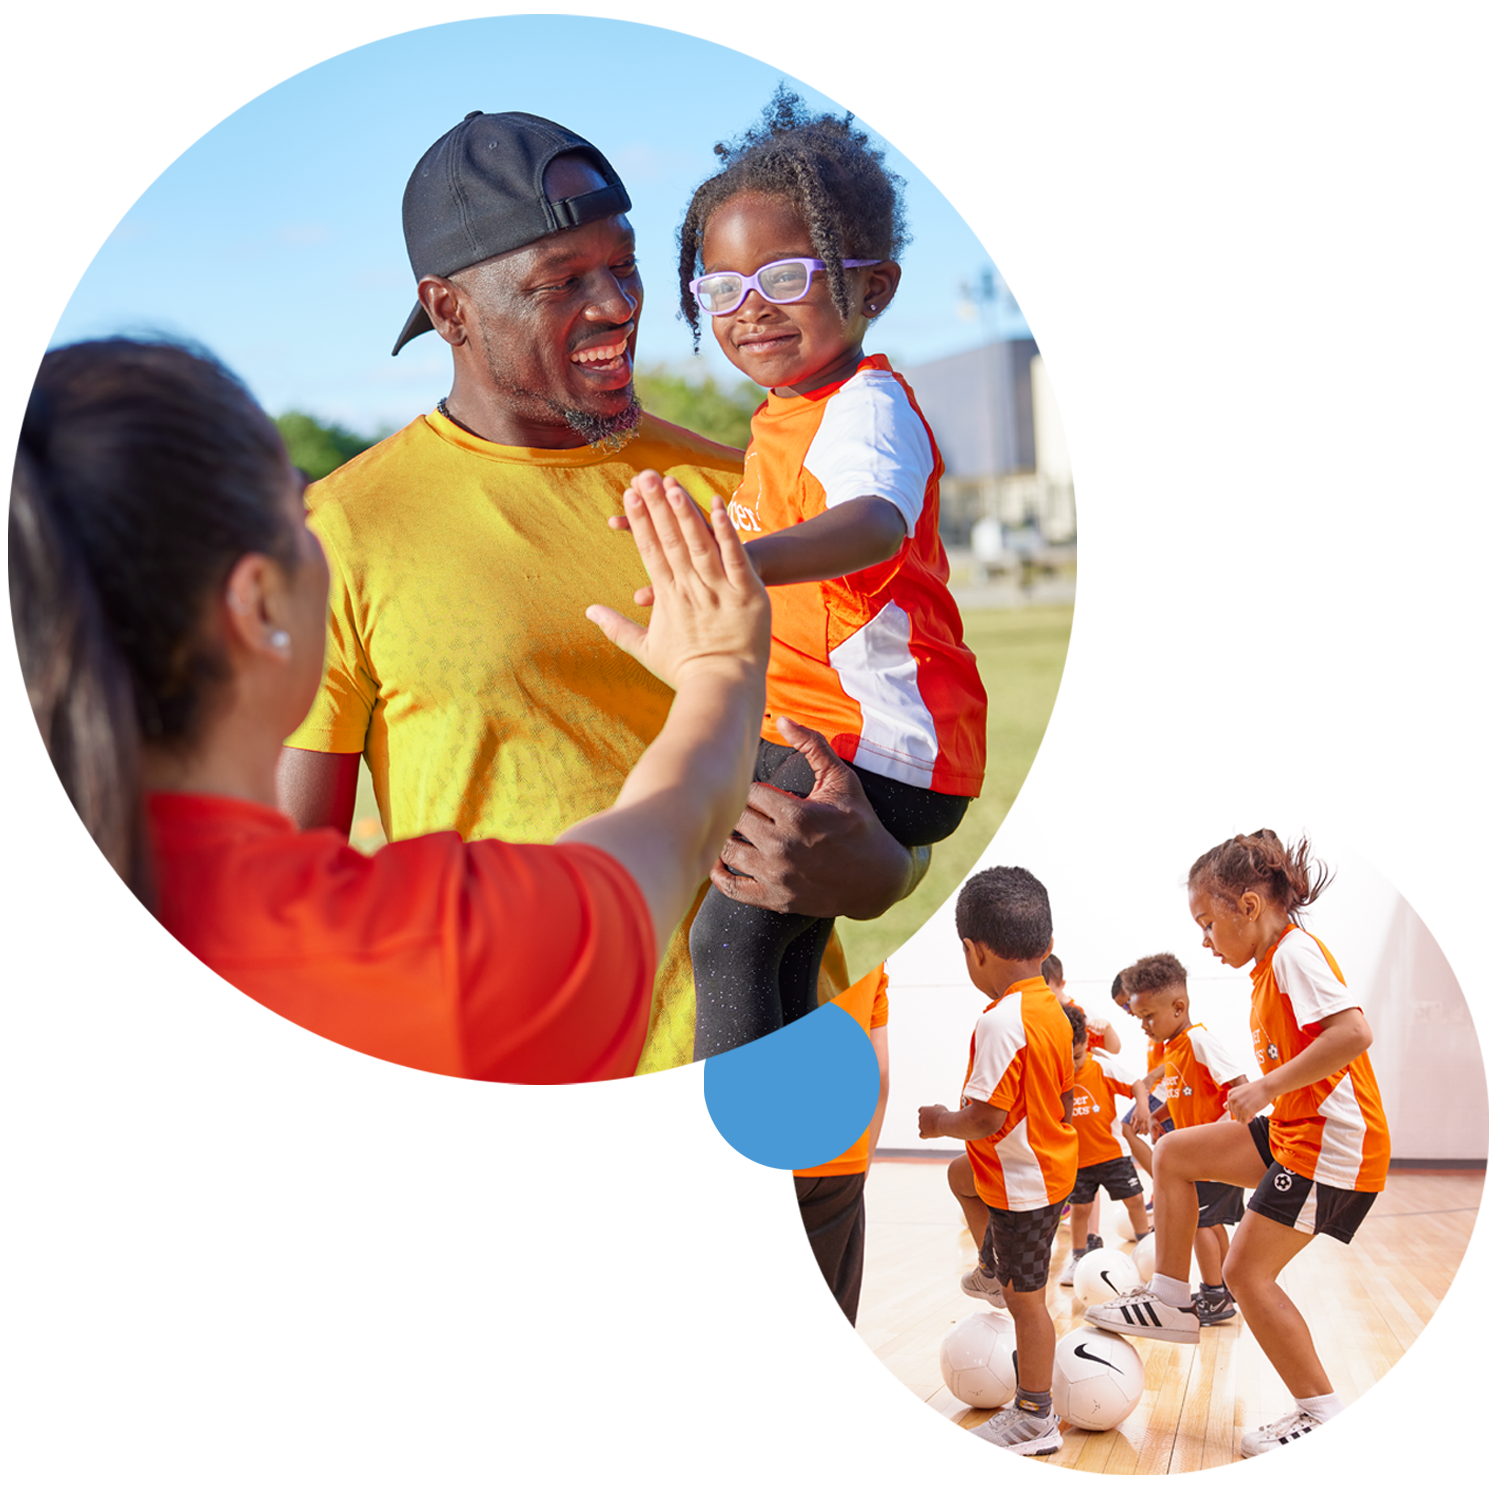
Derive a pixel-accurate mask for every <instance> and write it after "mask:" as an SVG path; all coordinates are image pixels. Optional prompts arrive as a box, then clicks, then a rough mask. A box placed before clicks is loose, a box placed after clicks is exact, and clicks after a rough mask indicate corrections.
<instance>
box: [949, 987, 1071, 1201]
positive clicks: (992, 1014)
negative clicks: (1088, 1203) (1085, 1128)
mask: <svg viewBox="0 0 1500 1500" xmlns="http://www.w3.org/2000/svg"><path fill="white" fill-rule="evenodd" d="M1072 1087H1073V1028H1072V1026H1071V1025H1069V1024H1068V1018H1067V1017H1066V1016H1065V1015H1064V1014H1063V1009H1062V1006H1060V1005H1059V1004H1058V1003H1057V997H1056V996H1055V995H1054V994H1053V993H1052V991H1051V990H1049V989H1048V988H1047V981H1046V980H1045V979H1043V978H1042V977H1041V976H1040V975H1038V976H1037V977H1036V978H1034V979H1023V980H1021V981H1020V982H1019V983H1018V984H1013V985H1012V986H1011V987H1010V988H1009V989H1008V990H1006V992H1005V993H1004V994H1003V995H1002V996H1001V997H1000V998H999V999H998V1000H993V1001H991V1002H990V1004H989V1005H988V1006H986V1007H985V1010H984V1012H983V1013H982V1014H981V1015H980V1017H979V1020H978V1022H977V1023H976V1024H975V1026H974V1036H973V1038H972V1039H971V1041H970V1042H969V1071H968V1072H967V1074H965V1076H964V1087H963V1099H964V1102H965V1103H970V1102H973V1101H976V1100H977V1101H982V1102H983V1103H986V1104H993V1105H995V1106H996V1107H997V1108H999V1109H1003V1110H1004V1111H1005V1124H1004V1125H1002V1126H1001V1127H1000V1129H999V1131H997V1132H996V1134H994V1135H992V1136H988V1137H986V1138H985V1139H984V1140H982V1141H968V1142H966V1145H967V1146H968V1151H969V1161H970V1163H971V1164H972V1166H973V1168H974V1187H975V1190H976V1191H977V1192H978V1194H979V1197H980V1200H981V1201H982V1202H984V1203H987V1204H988V1205H989V1206H990V1207H991V1208H1002V1209H1010V1210H1011V1211H1013V1212H1020V1211H1022V1210H1025V1209H1032V1208H1046V1207H1047V1206H1048V1205H1049V1204H1052V1203H1061V1202H1062V1200H1063V1199H1064V1198H1066V1197H1067V1196H1068V1194H1069V1193H1071V1192H1072V1191H1073V1183H1074V1180H1075V1179H1076V1178H1077V1176H1078V1133H1077V1132H1076V1131H1075V1130H1074V1129H1073V1127H1072V1125H1071V1124H1069V1123H1068V1122H1067V1121H1065V1120H1064V1119H1063V1102H1062V1096H1063V1095H1064V1094H1065V1093H1067V1091H1068V1090H1069V1089H1070V1088H1072Z"/></svg>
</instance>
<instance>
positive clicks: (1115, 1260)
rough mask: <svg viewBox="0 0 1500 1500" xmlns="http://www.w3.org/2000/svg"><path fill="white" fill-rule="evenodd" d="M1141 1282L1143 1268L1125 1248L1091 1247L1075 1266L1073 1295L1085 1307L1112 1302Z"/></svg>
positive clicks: (1131, 1290)
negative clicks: (1095, 1248)
mask: <svg viewBox="0 0 1500 1500" xmlns="http://www.w3.org/2000/svg"><path fill="white" fill-rule="evenodd" d="M1140 1284H1141V1276H1140V1272H1139V1271H1137V1270H1136V1268H1135V1262H1134V1261H1133V1260H1131V1258H1130V1257H1129V1256H1128V1255H1126V1254H1125V1252H1124V1251H1123V1250H1090V1251H1089V1253H1088V1254H1087V1255H1085V1256H1084V1257H1083V1259H1082V1260H1080V1261H1079V1262H1078V1264H1077V1265H1076V1266H1075V1267H1074V1268H1073V1295H1074V1296H1075V1297H1077V1298H1078V1300H1079V1301H1080V1302H1081V1303H1083V1305H1084V1306H1085V1307H1094V1306H1097V1305H1098V1304H1099V1303H1100V1302H1113V1301H1114V1300H1115V1298H1116V1297H1123V1296H1124V1295H1125V1293H1126V1292H1133V1291H1134V1290H1135V1289H1136V1287H1138V1286H1139V1285H1140Z"/></svg>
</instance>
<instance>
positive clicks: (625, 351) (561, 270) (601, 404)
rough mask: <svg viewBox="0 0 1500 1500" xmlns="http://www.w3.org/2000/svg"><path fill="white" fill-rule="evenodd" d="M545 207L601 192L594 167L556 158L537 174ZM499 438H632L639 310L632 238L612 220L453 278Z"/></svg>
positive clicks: (519, 442)
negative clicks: (493, 403) (496, 409)
mask: <svg viewBox="0 0 1500 1500" xmlns="http://www.w3.org/2000/svg"><path fill="white" fill-rule="evenodd" d="M545 186H546V192H547V196H548V197H549V198H550V199H552V200H554V201H556V200H558V199H562V198H571V197H576V196H578V195H579V194H582V193H588V192H593V191H594V190H596V189H598V188H602V187H604V186H605V181H604V178H603V177H602V176H601V175H600V173H599V171H598V170H597V168H595V167H593V166H591V165H589V164H588V163H587V162H586V161H583V160H581V159H579V158H577V157H561V158H559V159H558V160H557V161H555V162H553V163H552V164H551V166H549V167H548V168H547V173H546V179H545ZM448 279H449V281H450V282H451V283H452V284H453V285H454V286H456V287H457V288H458V289H459V291H460V293H461V294H462V296H463V299H464V301H465V303H466V307H465V310H464V312H465V316H464V322H465V327H466V331H467V332H468V333H469V335H470V338H469V343H470V344H471V346H477V348H476V350H475V352H476V353H478V354H479V355H481V356H482V359H483V363H484V367H485V369H486V370H487V372H488V376H489V380H490V382H491V383H492V385H493V388H494V392H495V394H496V395H497V396H498V397H499V399H500V402H501V404H502V405H503V406H504V408H505V416H506V418H507V432H506V435H505V436H504V437H501V438H499V439H498V441H503V442H507V443H510V444H513V445H514V446H518V447H534V448H564V447H576V446H578V439H579V438H582V439H583V441H584V442H600V441H604V440H607V439H608V438H609V437H611V436H613V435H616V434H621V433H624V432H628V431H630V430H632V429H633V428H634V427H635V426H636V425H637V424H638V423H639V421H640V417H641V411H640V406H639V404H638V403H637V401H636V399H635V390H634V388H633V386H632V384H631V381H632V376H633V374H634V365H635V341H636V332H637V327H638V319H639V313H640V307H641V278H640V272H639V271H638V269H637V268H636V261H635V232H634V231H633V230H632V229H631V227H630V223H629V221H628V220H627V219H626V218H625V217H624V215H623V214H615V215H613V216H611V217H610V218H607V219H596V220H595V221H594V222H592V223H589V224H583V225H580V226H579V227H578V228H576V229H564V230H561V231H559V232H558V233H557V234H550V235H548V236H547V237H546V238H545V239H540V240H536V241H534V242H533V243H532V244H529V245H523V246H522V247H521V248H520V249H519V250H512V251H509V252H507V253H506V254H504V255H497V256H494V257H492V258H491V259H490V260H486V261H481V262H480V263H479V264H478V265H476V266H469V267H467V268H466V269H465V270H462V271H458V272H455V273H454V274H453V275H452V276H451V277H450V278H448Z"/></svg>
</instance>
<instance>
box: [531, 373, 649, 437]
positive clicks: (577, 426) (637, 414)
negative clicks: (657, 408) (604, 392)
mask: <svg viewBox="0 0 1500 1500" xmlns="http://www.w3.org/2000/svg"><path fill="white" fill-rule="evenodd" d="M625 389H626V390H627V391H628V392H629V394H630V400H629V401H628V402H627V403H626V404H625V405H624V406H623V407H621V409H620V410H619V411H617V412H616V413H615V414H614V415H613V416H612V417H601V416H599V415H598V413H596V412H591V411H580V410H579V409H578V408H577V407H573V406H564V405H562V403H561V402H558V401H552V400H550V399H548V398H547V397H546V396H540V397H534V399H536V400H540V401H544V402H546V404H547V406H548V408H549V409H550V410H552V411H555V412H556V413H557V414H558V415H559V416H560V417H562V419H563V420H564V421H565V422H566V423H567V424H568V426H569V427H571V428H572V429H573V431H574V432H576V433H577V434H578V435H579V437H581V438H582V439H583V440H584V442H586V443H587V444H589V446H590V447H592V448H602V449H603V450H604V451H605V452H606V453H618V452H619V451H620V449H621V448H623V447H624V446H625V444H626V443H628V442H629V441H630V439H631V438H632V437H634V436H635V430H636V428H637V427H639V426H640V425H641V417H642V416H643V415H644V414H643V413H642V411H641V403H640V402H639V401H637V400H636V398H635V387H634V385H629V386H626V387H625ZM516 394H517V395H520V394H522V393H521V392H519V391H518V392H517V393H516Z"/></svg>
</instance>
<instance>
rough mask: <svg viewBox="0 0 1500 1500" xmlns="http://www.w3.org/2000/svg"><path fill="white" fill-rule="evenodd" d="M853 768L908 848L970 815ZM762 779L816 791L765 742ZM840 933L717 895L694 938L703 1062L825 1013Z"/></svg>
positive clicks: (799, 759)
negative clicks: (827, 972) (828, 962)
mask: <svg viewBox="0 0 1500 1500" xmlns="http://www.w3.org/2000/svg"><path fill="white" fill-rule="evenodd" d="M850 770H852V771H853V772H854V774H855V775H856V776H858V777H859V780H860V785H861V786H863V787H864V789H865V796H866V797H868V798H869V799H870V806H871V807H873V808H874V809H875V815H876V817H878V818H879V819H880V821H881V824H882V826H883V827H884V828H885V830H886V831H887V832H888V833H890V834H891V835H892V836H893V837H894V838H895V839H896V841H897V842H898V843H900V844H904V845H905V846H906V847H907V848H908V849H915V848H919V847H920V846H922V845H924V844H936V843H938V842H940V841H941V840H942V839H945V838H947V837H948V835H949V834H951V833H952V832H953V831H954V829H956V828H957V827H958V825H959V824H960V823H961V822H962V821H963V816H964V814H965V813H966V812H967V811H968V808H969V801H970V799H969V798H968V797H955V796H952V795H949V794H947V793H944V792H929V791H926V790H924V789H923V788H921V787H915V786H907V785H906V784H905V783H904V782H900V781H892V780H891V779H890V777H888V776H878V775H876V774H875V772H873V771H862V770H859V769H858V768H857V767H854V766H851V767H850ZM755 779H756V780H757V781H763V782H766V783H768V784H769V785H771V786H774V787H779V788H780V789H781V790H782V791H784V792H791V793H793V794H795V795H796V796H798V797H805V796H807V794H808V793H809V792H811V791H812V788H813V773H812V767H810V766H809V765H808V763H807V760H806V758H805V757H804V756H803V755H802V754H801V753H800V752H798V751H796V750H792V749H790V748H789V747H788V746H786V745H773V744H771V743H769V742H768V741H766V740H762V741H761V744H760V750H759V752H758V753H757V755H756V758H755ZM832 931H833V918H832V917H804V916H799V915H797V914H796V913H795V912H774V911H762V910H761V908H760V907H758V906H746V905H744V904H743V903H741V902H739V901H734V900H731V899H730V897H728V896H725V895H723V894H721V893H720V892H719V891H717V890H714V889H710V890H709V893H708V895H707V896H706V897H704V900H703V905H702V906H701V907H699V908H698V915H697V916H696V917H695V918H694V919H693V928H692V932H691V934H690V935H689V948H690V951H691V953H692V957H693V985H694V988H695V989H696V991H697V996H698V1019H697V1025H696V1029H695V1033H694V1039H693V1058H694V1060H695V1061H701V1060H702V1059H703V1058H705V1057H713V1056H715V1055H716V1054H717V1053H720V1052H728V1051H729V1050H730V1049H731V1048H733V1047H740V1046H743V1045H744V1044H745V1043H746V1042H753V1041H754V1040H755V1039H756V1038H757V1037H762V1036H765V1035H767V1034H768V1033H769V1032H772V1031H775V1030H777V1029H778V1028H779V1027H781V1026H785V1025H787V1024H789V1023H790V1022H792V1021H795V1020H797V1019H798V1018H799V1017H800V1016H805V1015H807V1014H808V1013H809V1012H811V1011H812V1010H814V1009H816V1007H817V1003H818V969H819V967H820V965H821V964H822V962H823V950H824V949H825V948H826V947H827V946H828V937H829V934H830V933H831V932H832Z"/></svg>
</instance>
